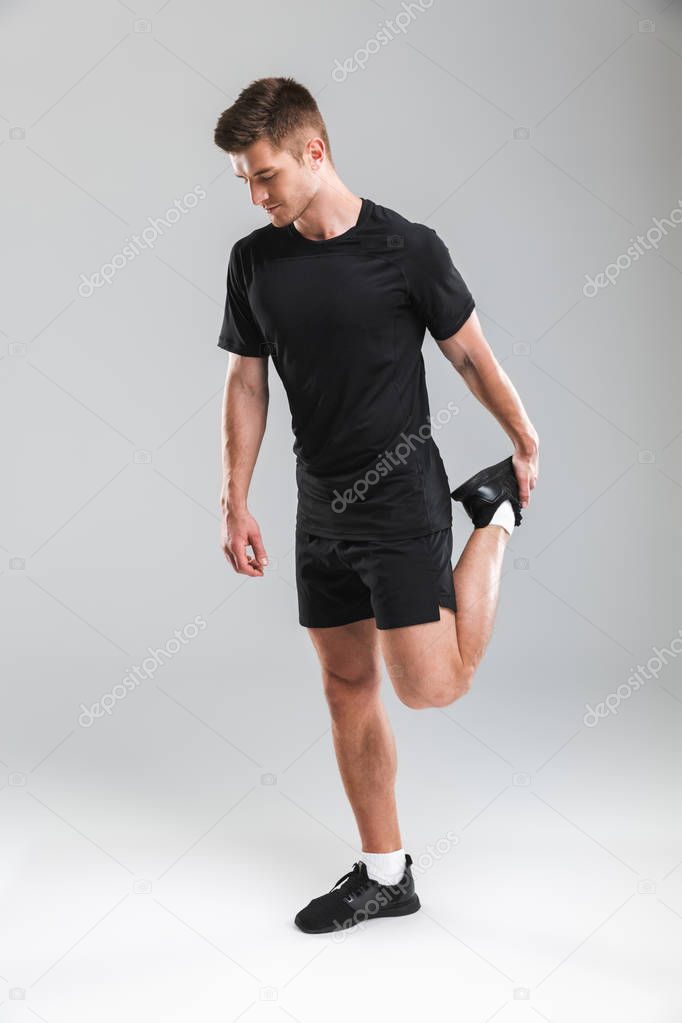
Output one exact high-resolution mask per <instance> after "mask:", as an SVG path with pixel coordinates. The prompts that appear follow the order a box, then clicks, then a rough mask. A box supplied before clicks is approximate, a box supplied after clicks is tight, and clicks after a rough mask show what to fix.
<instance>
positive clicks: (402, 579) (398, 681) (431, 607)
mask: <svg viewBox="0 0 682 1023" xmlns="http://www.w3.org/2000/svg"><path fill="white" fill-rule="evenodd" d="M363 569H364V571H363V572H362V575H363V578H364V580H365V582H366V583H367V584H368V586H369V587H370V590H371V595H372V604H373V607H374V611H375V615H376V621H377V631H378V640H379V645H380V650H381V654H382V656H383V658H384V661H385V662H386V667H387V670H388V673H389V675H390V676H391V680H392V682H393V683H394V685H395V686H396V688H397V689H399V690H401V689H403V688H405V687H407V686H408V685H418V686H422V685H423V684H424V683H425V681H429V680H432V681H433V683H434V685H435V684H440V683H443V684H445V683H446V682H447V679H449V678H450V676H451V675H452V673H453V671H455V670H456V669H457V665H458V663H459V648H458V644H457V630H456V609H457V602H456V598H455V589H454V580H453V571H452V530H451V529H444V530H439V531H438V532H435V533H431V534H428V535H427V536H423V537H416V538H414V539H410V540H404V541H398V542H396V543H385V544H381V545H380V546H378V547H377V548H376V549H373V550H372V554H371V558H368V559H365V561H364V564H363Z"/></svg>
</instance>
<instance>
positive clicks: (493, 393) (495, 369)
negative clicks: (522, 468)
mask: <svg viewBox="0 0 682 1023" xmlns="http://www.w3.org/2000/svg"><path fill="white" fill-rule="evenodd" d="M458 369H459V372H460V374H461V375H462V377H463V378H464V380H465V381H466V384H467V386H468V387H469V390H470V391H471V392H472V394H474V395H475V396H476V398H478V400H479V401H480V402H481V404H482V405H484V406H485V408H487V409H488V411H489V412H490V413H491V414H492V415H493V416H494V417H495V419H497V421H498V423H499V424H500V426H501V427H502V429H503V430H504V431H505V433H506V434H507V436H508V437H509V439H510V440H511V442H512V444H513V445H514V448H515V449H516V451H519V452H521V453H523V454H528V455H531V454H533V453H534V452H535V451H537V448H538V434H537V431H536V430H535V427H534V426H533V424H532V423H531V421H530V419H529V417H528V414H527V412H526V410H525V408H524V407H523V403H522V401H521V398H520V397H519V395H518V393H517V391H516V388H515V387H514V385H513V384H512V382H511V380H510V379H509V377H508V376H507V374H506V373H505V371H504V370H503V369H502V367H501V366H500V364H499V362H498V361H497V359H496V358H495V356H494V355H493V354H492V352H486V353H484V354H483V356H482V357H481V358H480V359H477V360H476V361H473V360H472V359H470V358H467V359H466V360H465V363H464V365H463V366H461V367H458Z"/></svg>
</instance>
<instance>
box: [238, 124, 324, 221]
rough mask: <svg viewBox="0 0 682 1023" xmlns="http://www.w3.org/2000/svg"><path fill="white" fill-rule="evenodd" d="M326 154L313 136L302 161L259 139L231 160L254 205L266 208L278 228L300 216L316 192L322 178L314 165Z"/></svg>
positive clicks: (267, 214)
mask: <svg viewBox="0 0 682 1023" xmlns="http://www.w3.org/2000/svg"><path fill="white" fill-rule="evenodd" d="M323 155H324V154H323V150H322V151H321V152H320V151H319V150H318V148H317V147H316V145H315V140H314V139H313V140H312V142H310V143H308V145H307V147H306V151H305V153H304V155H303V163H300V164H299V163H297V162H296V160H295V159H294V158H293V156H292V155H291V153H289V152H287V151H286V150H283V149H275V148H274V147H273V146H272V145H271V144H270V143H269V142H268V141H267V140H266V139H259V141H258V142H254V143H252V144H251V145H250V146H249V147H248V149H245V150H244V151H243V152H241V153H230V161H231V163H232V168H233V170H234V173H235V175H236V176H237V177H238V178H239V179H240V180H241V181H242V182H243V183H244V184H245V185H248V188H249V192H250V194H251V202H252V203H253V204H254V206H261V207H263V209H264V210H265V213H264V216H267V217H268V219H269V220H270V222H271V223H272V224H273V225H274V226H275V227H285V226H286V225H287V224H291V223H292V221H294V220H296V219H297V218H298V217H300V216H301V214H302V213H303V211H304V210H305V209H306V207H307V206H308V204H309V203H310V201H311V200H312V198H313V197H314V195H315V193H316V192H317V187H318V184H319V178H318V176H317V172H316V170H313V169H312V168H313V167H314V166H316V165H317V164H318V163H321V159H322V158H323Z"/></svg>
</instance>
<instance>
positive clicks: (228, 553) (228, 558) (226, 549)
mask: <svg viewBox="0 0 682 1023" xmlns="http://www.w3.org/2000/svg"><path fill="white" fill-rule="evenodd" d="M222 550H223V554H224V555H225V560H226V561H229V563H230V564H231V565H232V568H233V569H234V570H235V572H236V571H237V562H236V561H235V559H234V558H233V557H232V551H231V550H230V548H229V547H228V546H227V544H223V546H222Z"/></svg>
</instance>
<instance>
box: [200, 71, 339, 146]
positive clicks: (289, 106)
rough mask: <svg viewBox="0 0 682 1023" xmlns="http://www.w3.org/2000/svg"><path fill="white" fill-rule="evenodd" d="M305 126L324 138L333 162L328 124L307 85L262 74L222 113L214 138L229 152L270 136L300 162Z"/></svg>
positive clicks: (305, 139)
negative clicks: (262, 75) (326, 124)
mask: <svg viewBox="0 0 682 1023" xmlns="http://www.w3.org/2000/svg"><path fill="white" fill-rule="evenodd" d="M306 129H308V130H309V131H312V134H313V135H316V136H319V137H320V138H321V139H323V141H324V144H325V146H326V149H327V154H328V156H329V160H330V162H332V152H331V146H330V145H329V137H328V135H327V128H326V126H325V123H324V120H323V118H322V114H321V113H320V110H319V107H318V105H317V103H316V102H315V100H314V98H313V96H312V95H311V94H310V92H308V90H307V89H306V87H305V86H304V85H300V84H299V83H298V82H296V81H294V79H293V78H259V79H257V80H256V81H255V82H251V84H250V85H248V86H247V87H246V88H245V89H242V91H241V92H240V94H239V96H238V97H237V99H236V100H235V102H234V103H233V104H232V106H231V107H228V108H227V110H224V111H223V113H222V114H221V115H220V117H219V119H218V124H217V125H216V129H215V134H214V139H215V144H216V145H217V146H219V148H220V149H224V150H225V152H226V153H239V152H242V151H243V150H244V149H246V148H247V147H248V146H250V145H251V143H252V142H257V141H258V140H259V139H267V140H268V141H269V142H270V143H271V144H272V145H273V146H274V147H275V148H276V149H286V150H287V151H288V152H290V153H291V155H292V156H293V157H294V159H295V160H298V161H299V162H300V160H301V157H302V155H303V148H304V146H305V143H306V142H307V138H304V135H305V134H306ZM308 137H310V136H308Z"/></svg>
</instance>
